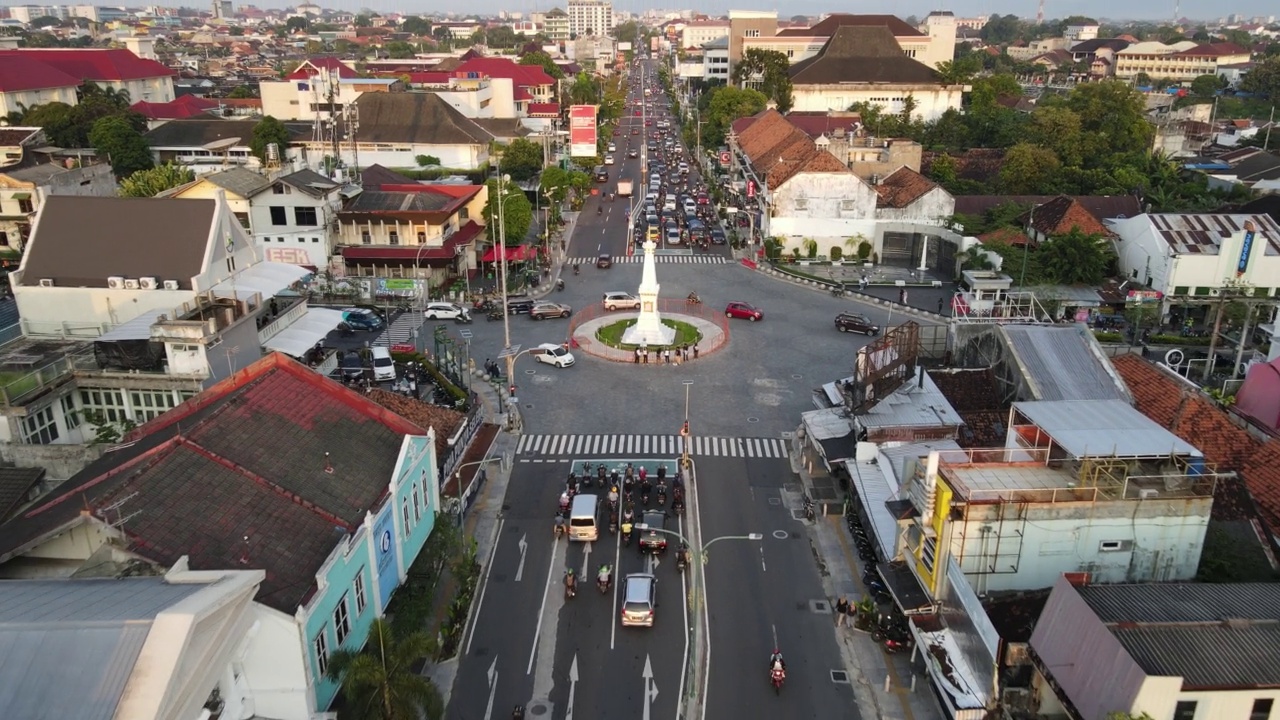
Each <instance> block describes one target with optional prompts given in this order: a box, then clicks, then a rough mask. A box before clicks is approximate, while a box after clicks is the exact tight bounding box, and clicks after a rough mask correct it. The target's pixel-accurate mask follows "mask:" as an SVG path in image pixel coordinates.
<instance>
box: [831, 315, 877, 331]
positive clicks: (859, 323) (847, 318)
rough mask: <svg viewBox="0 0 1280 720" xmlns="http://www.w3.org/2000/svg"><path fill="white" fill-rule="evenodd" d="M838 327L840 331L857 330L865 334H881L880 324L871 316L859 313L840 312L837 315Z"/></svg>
mask: <svg viewBox="0 0 1280 720" xmlns="http://www.w3.org/2000/svg"><path fill="white" fill-rule="evenodd" d="M836 329H837V330H839V331H840V332H856V333H862V334H863V335H879V334H880V326H879V325H876V324H875V323H873V322H871V318H869V317H867V316H866V315H859V314H858V313H840V314H839V315H837V316H836Z"/></svg>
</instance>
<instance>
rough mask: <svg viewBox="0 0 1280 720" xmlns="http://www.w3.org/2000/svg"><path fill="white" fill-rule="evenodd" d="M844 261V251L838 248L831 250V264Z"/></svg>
mask: <svg viewBox="0 0 1280 720" xmlns="http://www.w3.org/2000/svg"><path fill="white" fill-rule="evenodd" d="M843 259H844V250H841V249H840V248H839V247H838V246H837V247H833V248H831V262H839V261H840V260H843Z"/></svg>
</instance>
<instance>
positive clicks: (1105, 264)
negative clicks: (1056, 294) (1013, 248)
mask: <svg viewBox="0 0 1280 720" xmlns="http://www.w3.org/2000/svg"><path fill="white" fill-rule="evenodd" d="M1037 255H1038V257H1039V260H1040V267H1041V268H1042V269H1043V271H1044V275H1045V278H1046V279H1047V280H1049V281H1050V282H1054V283H1057V284H1059V285H1091V286H1096V285H1098V284H1099V283H1101V282H1102V281H1103V280H1104V279H1106V277H1107V271H1108V270H1110V269H1111V265H1112V261H1113V260H1114V256H1113V254H1112V252H1111V247H1110V246H1109V245H1108V244H1107V243H1106V242H1104V241H1103V240H1101V239H1100V238H1098V237H1097V236H1094V235H1086V234H1085V233H1083V232H1080V228H1078V227H1073V228H1071V232H1068V233H1067V234H1066V235H1059V236H1057V237H1054V238H1052V239H1051V240H1049V241H1048V242H1046V243H1044V244H1043V245H1041V246H1040V248H1039V249H1038V253H1037Z"/></svg>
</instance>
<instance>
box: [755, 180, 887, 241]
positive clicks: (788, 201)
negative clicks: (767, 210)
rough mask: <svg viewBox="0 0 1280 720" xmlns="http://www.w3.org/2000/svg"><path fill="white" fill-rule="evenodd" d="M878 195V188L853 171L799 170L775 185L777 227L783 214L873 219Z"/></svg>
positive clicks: (793, 216) (806, 217)
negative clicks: (808, 171)
mask: <svg viewBox="0 0 1280 720" xmlns="http://www.w3.org/2000/svg"><path fill="white" fill-rule="evenodd" d="M877 197H878V196H877V195H876V191H875V189H873V188H872V187H871V186H870V185H868V184H867V183H865V182H863V181H862V179H860V178H859V177H858V176H857V175H854V174H853V173H850V172H845V173H798V174H796V175H794V176H793V177H791V179H789V180H787V181H786V182H785V183H783V184H782V186H781V187H778V188H773V189H772V192H771V195H770V199H771V200H772V203H773V221H774V231H775V232H778V228H777V223H778V221H779V219H781V218H796V219H801V220H808V219H823V220H871V219H874V218H875V215H876V198H877Z"/></svg>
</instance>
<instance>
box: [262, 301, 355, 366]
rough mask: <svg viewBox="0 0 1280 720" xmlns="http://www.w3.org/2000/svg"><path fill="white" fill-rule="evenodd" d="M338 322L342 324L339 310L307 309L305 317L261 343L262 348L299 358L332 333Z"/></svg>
mask: <svg viewBox="0 0 1280 720" xmlns="http://www.w3.org/2000/svg"><path fill="white" fill-rule="evenodd" d="M340 322H342V311H341V310H329V309H327V308H308V309H307V312H306V314H305V315H303V316H302V317H300V318H298V319H297V320H295V321H293V323H292V324H291V325H289V327H287V328H285V329H284V330H282V331H280V333H278V334H277V335H276V336H275V337H273V338H271V339H270V340H268V341H266V342H265V343H263V347H265V348H267V349H268V350H277V351H279V352H282V353H284V354H285V355H290V356H292V357H296V358H300V357H303V356H305V355H306V354H307V352H308V351H309V350H311V348H313V347H315V346H316V343H318V342H320V341H321V340H323V339H324V338H325V336H326V335H328V334H329V333H331V332H333V330H334V328H336V327H338V323H340Z"/></svg>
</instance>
